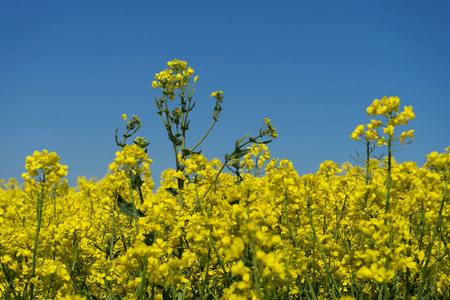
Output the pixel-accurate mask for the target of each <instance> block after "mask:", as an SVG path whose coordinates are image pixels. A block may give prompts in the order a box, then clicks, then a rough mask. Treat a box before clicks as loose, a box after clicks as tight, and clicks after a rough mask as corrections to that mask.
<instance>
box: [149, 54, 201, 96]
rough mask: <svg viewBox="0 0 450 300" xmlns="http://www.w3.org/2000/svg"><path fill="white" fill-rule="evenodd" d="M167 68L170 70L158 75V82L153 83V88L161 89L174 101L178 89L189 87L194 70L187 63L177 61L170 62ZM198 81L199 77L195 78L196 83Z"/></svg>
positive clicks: (156, 77) (156, 76)
mask: <svg viewBox="0 0 450 300" xmlns="http://www.w3.org/2000/svg"><path fill="white" fill-rule="evenodd" d="M167 66H168V67H169V69H166V70H164V71H161V72H159V73H156V75H155V79H156V80H154V81H153V82H152V88H161V89H162V90H163V92H164V93H165V94H166V95H168V96H169V98H170V99H171V100H173V99H175V91H176V90H177V89H180V88H183V87H187V86H188V85H189V82H190V79H191V76H192V75H193V74H194V70H193V69H192V68H191V67H188V66H187V62H185V61H181V60H177V59H174V60H173V61H169V62H168V63H167ZM197 80H198V76H196V77H195V78H194V82H197Z"/></svg>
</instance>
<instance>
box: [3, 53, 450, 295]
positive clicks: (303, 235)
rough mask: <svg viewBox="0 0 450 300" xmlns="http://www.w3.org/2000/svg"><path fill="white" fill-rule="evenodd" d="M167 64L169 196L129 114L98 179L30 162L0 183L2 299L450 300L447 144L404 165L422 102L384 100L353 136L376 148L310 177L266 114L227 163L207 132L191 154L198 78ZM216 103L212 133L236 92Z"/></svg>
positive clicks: (161, 81) (162, 102) (47, 160)
mask: <svg viewBox="0 0 450 300" xmlns="http://www.w3.org/2000/svg"><path fill="white" fill-rule="evenodd" d="M168 67H169V69H167V70H165V71H163V72H160V73H157V74H156V77H155V81H154V82H153V83H152V87H153V88H156V89H158V90H160V91H161V92H162V93H161V94H162V96H161V97H160V98H156V97H155V102H156V106H157V108H158V114H159V115H160V116H161V119H162V122H163V124H164V128H165V129H166V130H167V131H168V136H169V140H170V142H172V143H173V145H174V155H175V161H176V167H175V168H168V169H167V170H166V171H164V172H163V174H162V175H161V186H160V187H159V188H158V189H157V190H155V188H154V180H155V179H154V178H152V174H151V163H152V160H151V158H149V157H148V156H147V152H146V150H145V148H146V147H147V146H148V142H147V141H146V140H145V139H144V138H142V137H137V138H136V139H135V140H133V142H134V144H127V139H128V138H129V137H131V136H132V135H133V134H134V133H135V132H136V131H137V130H138V129H139V127H140V126H141V125H142V124H141V123H140V120H139V118H138V117H137V116H133V117H132V118H128V117H127V116H126V115H124V116H123V119H124V121H125V122H126V126H127V127H126V130H127V131H126V133H125V134H124V135H123V137H124V139H123V141H120V142H119V141H118V137H117V132H118V131H116V142H117V145H118V147H119V151H117V152H116V159H115V160H114V161H113V162H111V164H110V166H109V169H110V172H109V173H108V174H107V175H106V176H105V177H104V178H102V179H101V180H94V179H90V180H88V179H86V178H84V177H80V178H79V179H78V182H77V185H76V186H75V187H69V186H68V185H67V181H66V180H65V179H64V177H65V176H66V175H67V169H68V167H67V166H64V165H61V164H60V162H59V161H60V158H59V157H58V155H57V154H56V153H54V152H50V151H47V150H41V151H35V152H34V153H32V154H31V153H30V156H28V157H27V158H26V160H25V167H26V169H27V173H24V174H23V178H24V180H25V183H24V184H23V185H20V186H19V184H18V181H17V180H15V179H10V180H9V181H5V180H3V181H2V182H1V188H0V224H1V227H0V263H1V269H0V298H1V299H449V298H450V260H449V257H448V255H449V252H450V244H449V238H450V236H449V233H450V220H449V215H450V208H449V206H448V200H449V196H448V177H449V165H450V147H449V148H447V149H445V151H443V152H442V153H438V152H433V153H430V154H429V155H427V161H426V163H425V164H424V165H423V166H418V165H417V164H416V163H413V162H403V163H397V162H396V161H395V159H394V156H393V154H392V153H393V152H394V150H395V149H396V148H398V147H404V146H406V145H408V144H409V143H410V142H412V141H413V139H414V131H413V130H409V131H404V132H401V130H400V127H401V126H402V125H406V124H408V122H409V121H411V120H413V119H414V117H415V115H414V113H413V108H412V107H411V106H409V107H408V106H405V107H404V108H403V109H402V107H401V106H400V99H399V98H398V97H383V98H382V99H379V100H378V99H377V100H375V101H374V102H373V103H372V104H371V105H370V106H369V107H368V108H367V115H368V116H371V117H373V118H374V119H371V120H369V123H368V124H365V125H359V126H357V127H356V129H355V131H354V132H353V133H351V136H350V137H351V138H352V139H354V140H357V141H360V142H361V143H362V145H364V146H363V147H364V151H365V152H366V154H365V156H364V157H360V156H358V157H357V158H356V160H357V162H356V163H355V164H354V165H353V164H350V163H344V164H342V165H339V164H337V163H335V162H333V161H325V162H323V163H322V164H321V165H320V167H319V171H318V172H317V173H315V174H307V175H303V176H299V174H298V173H297V171H296V170H295V169H294V167H293V165H292V163H291V162H290V161H288V160H285V159H276V158H272V157H271V156H270V152H269V148H268V146H267V144H268V143H269V142H271V141H272V140H274V139H276V137H277V133H276V130H275V128H274V127H273V126H272V124H271V120H269V119H265V120H264V122H263V127H262V128H261V130H260V132H259V134H258V135H256V136H255V137H248V136H245V137H243V138H242V139H240V140H238V141H236V145H234V151H233V152H232V153H231V154H226V155H225V160H224V161H221V160H219V159H211V160H208V159H207V158H206V157H204V156H203V155H202V154H201V153H199V152H195V151H194V150H195V149H196V148H197V146H198V145H199V144H200V143H201V141H199V143H198V144H197V145H195V146H194V147H192V148H188V147H187V146H186V145H185V134H186V132H187V131H188V129H189V120H188V113H189V112H190V111H191V110H192V109H193V107H194V104H195V102H193V97H192V95H193V93H194V90H195V88H194V85H195V84H196V83H197V80H198V76H195V77H194V75H193V74H194V70H193V69H192V68H191V67H188V66H187V63H186V62H183V61H178V60H174V61H171V62H169V63H168ZM191 77H192V80H191ZM211 97H212V98H213V99H215V101H216V107H215V108H214V112H213V117H212V119H213V121H212V122H213V123H212V126H211V128H212V127H213V126H214V124H215V122H217V119H218V118H219V113H220V111H221V105H220V104H221V103H222V101H223V98H224V93H223V92H222V91H217V92H214V93H212V95H211ZM175 98H179V99H180V101H178V102H176V101H174V99H175ZM170 105H175V107H174V108H171V106H170ZM177 105H178V106H177ZM211 128H210V130H211ZM398 131H399V134H397V132H398ZM208 133H209V131H208V132H207V133H206V135H207V134H208ZM206 135H205V136H206ZM349 135H350V132H349ZM376 147H385V148H386V149H387V155H386V157H384V158H377V157H374V156H373V155H372V153H373V151H374V149H375V148H376ZM437 150H439V149H437ZM403 151H407V149H406V150H403ZM418 159H421V158H418ZM225 168H227V169H228V170H229V171H230V172H224V170H225Z"/></svg>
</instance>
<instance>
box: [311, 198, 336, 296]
mask: <svg viewBox="0 0 450 300" xmlns="http://www.w3.org/2000/svg"><path fill="white" fill-rule="evenodd" d="M308 217H309V222H310V224H311V228H312V231H313V236H314V240H315V241H316V244H317V247H318V248H319V252H320V255H321V256H322V260H323V263H324V264H325V268H326V270H327V274H328V279H329V280H330V281H331V283H332V285H333V286H334V288H335V290H336V292H337V294H338V295H339V297H342V295H341V291H340V290H339V288H338V286H337V283H336V281H335V280H334V278H333V274H331V271H330V266H329V265H328V263H327V259H326V257H325V254H324V253H323V251H322V247H321V246H320V242H319V238H318V237H317V234H316V230H315V228H314V223H313V218H312V214H311V204H310V199H309V196H308ZM333 298H335V296H334V293H333Z"/></svg>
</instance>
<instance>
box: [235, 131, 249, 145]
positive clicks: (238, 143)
mask: <svg viewBox="0 0 450 300" xmlns="http://www.w3.org/2000/svg"><path fill="white" fill-rule="evenodd" d="M249 134H250V133H247V134H246V135H244V137H243V138H241V139H240V140H237V141H236V148H239V146H240V145H241V143H242V141H244V140H245V138H246V137H248V136H249Z"/></svg>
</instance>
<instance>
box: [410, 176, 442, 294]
mask: <svg viewBox="0 0 450 300" xmlns="http://www.w3.org/2000/svg"><path fill="white" fill-rule="evenodd" d="M444 182H445V190H444V196H443V197H442V202H441V207H440V209H439V214H438V217H437V219H436V223H435V224H434V230H433V236H432V237H431V241H430V243H429V244H428V248H427V259H426V261H425V266H424V267H423V270H422V282H421V284H420V288H419V294H418V296H417V299H422V292H423V287H424V285H425V277H426V272H427V268H428V264H429V263H430V258H431V250H432V248H433V243H434V239H435V238H436V235H437V232H438V229H439V225H440V223H441V218H442V211H443V210H444V205H445V201H446V200H447V191H448V184H447V179H446V178H445V180H444Z"/></svg>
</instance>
